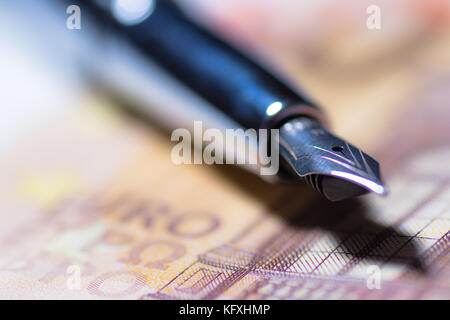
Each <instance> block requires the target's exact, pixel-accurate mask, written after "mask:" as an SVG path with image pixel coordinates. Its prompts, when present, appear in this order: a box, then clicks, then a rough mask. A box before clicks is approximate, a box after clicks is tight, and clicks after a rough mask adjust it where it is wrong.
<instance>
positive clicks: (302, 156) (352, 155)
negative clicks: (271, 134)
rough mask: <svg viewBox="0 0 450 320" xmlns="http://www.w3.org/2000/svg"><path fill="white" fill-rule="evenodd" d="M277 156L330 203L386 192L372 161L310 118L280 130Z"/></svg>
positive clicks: (378, 171)
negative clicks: (278, 153)
mask: <svg viewBox="0 0 450 320" xmlns="http://www.w3.org/2000/svg"><path fill="white" fill-rule="evenodd" d="M280 155H281V158H282V159H283V160H284V161H285V162H287V163H288V167H290V168H291V169H292V171H294V172H295V173H296V174H297V175H299V176H300V177H302V178H304V180H305V181H306V182H307V183H308V184H310V185H311V186H312V187H313V188H314V189H316V190H317V191H318V192H320V193H321V194H323V195H324V196H325V197H326V198H327V199H329V200H331V201H338V200H343V199H346V198H351V197H354V196H358V195H362V194H365V193H368V192H374V193H377V194H380V195H385V194H386V193H387V189H386V187H385V185H384V184H383V182H382V180H381V177H380V170H379V165H378V162H377V161H376V160H375V159H373V158H372V157H370V156H368V155H367V154H365V153H364V152H363V151H361V150H360V149H358V148H356V147H355V146H353V145H351V144H349V143H348V142H346V141H344V140H342V139H340V138H338V137H336V136H335V135H333V134H331V133H330V132H328V131H327V130H326V129H325V128H324V127H323V126H322V125H321V124H320V123H319V122H318V121H316V120H313V119H311V118H306V117H300V118H295V119H292V120H290V121H288V122H286V123H285V124H284V125H283V126H282V127H281V128H280Z"/></svg>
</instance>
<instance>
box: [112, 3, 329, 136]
mask: <svg viewBox="0 0 450 320" xmlns="http://www.w3.org/2000/svg"><path fill="white" fill-rule="evenodd" d="M118 28H119V29H120V31H121V32H123V33H125V35H126V37H127V38H128V39H130V40H131V41H132V42H133V43H134V44H136V45H137V46H138V47H139V49H140V50H141V51H143V53H144V54H145V55H146V56H149V57H150V58H152V60H154V61H155V62H156V63H157V64H158V65H160V66H161V67H163V68H164V69H165V70H166V71H168V72H169V73H170V74H172V75H173V76H174V77H175V78H177V79H179V80H180V81H181V82H183V83H184V84H185V85H186V86H187V87H189V88H190V89H192V90H193V91H194V92H195V93H196V94H198V95H199V96H200V97H202V98H203V99H205V100H206V101H208V102H209V103H210V104H212V105H214V106H215V107H216V108H218V109H219V110H221V111H222V112H223V113H224V114H226V115H227V116H228V117H230V118H232V119H233V120H234V121H236V122H237V123H238V124H239V125H241V126H242V127H244V128H255V129H257V128H268V127H272V128H276V127H279V126H281V125H282V124H283V122H285V121H286V120H287V119H288V118H292V117H297V116H302V115H307V116H312V117H315V118H322V113H321V112H320V111H319V109H318V108H317V107H315V106H314V104H313V103H312V102H311V101H309V100H308V99H307V98H306V97H304V96H303V95H302V94H301V93H300V92H298V91H296V90H293V89H292V88H290V87H289V86H288V85H287V84H286V83H284V82H283V81H280V80H279V79H278V78H276V77H275V76H274V75H273V74H272V73H270V72H268V71H267V70H266V69H264V68H263V67H262V66H260V65H259V64H258V63H256V62H255V61H254V60H253V59H252V58H250V57H248V56H247V55H245V54H244V53H243V52H242V51H240V50H238V49H236V48H234V47H233V46H232V45H230V44H228V43H227V42H225V41H223V40H222V39H219V38H218V37H217V36H215V35H213V34H212V33H211V32H209V31H208V30H206V29H205V28H203V27H201V26H199V25H197V24H195V23H193V22H192V21H191V20H190V19H189V18H188V17H187V16H186V15H185V14H184V13H183V12H182V11H181V10H179V8H178V7H177V6H176V5H174V4H173V3H172V2H171V1H167V0H157V1H155V7H154V9H153V11H152V12H151V14H150V15H149V17H147V18H146V19H145V20H143V21H142V22H140V23H137V24H135V25H123V24H119V25H118ZM197 120H201V119H197Z"/></svg>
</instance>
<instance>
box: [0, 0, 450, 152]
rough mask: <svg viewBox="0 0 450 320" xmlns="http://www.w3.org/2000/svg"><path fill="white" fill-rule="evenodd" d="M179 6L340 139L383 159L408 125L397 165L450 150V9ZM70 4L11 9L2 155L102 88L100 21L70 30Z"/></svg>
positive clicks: (417, 3) (290, 3)
mask: <svg viewBox="0 0 450 320" xmlns="http://www.w3.org/2000/svg"><path fill="white" fill-rule="evenodd" d="M178 2H179V3H180V4H181V5H182V6H183V7H184V8H185V9H186V11H187V12H188V13H189V14H191V15H193V16H194V17H195V18H196V19H197V20H198V21H199V23H202V24H204V25H207V26H208V27H209V28H211V29H213V30H215V31H216V32H218V33H219V34H221V35H222V36H224V37H226V38H228V39H230V40H231V41H232V42H234V43H235V44H236V45H238V46H240V47H242V48H244V49H247V50H249V51H251V52H253V54H255V55H259V56H264V58H266V60H267V61H270V63H272V64H273V65H276V66H277V67H278V69H279V71H280V72H282V73H284V74H287V75H288V76H290V77H291V79H293V82H294V83H295V84H299V85H301V86H302V87H304V88H305V89H306V91H307V92H308V93H309V94H310V96H311V97H312V98H313V99H314V100H315V101H317V102H318V103H319V104H320V105H321V106H322V107H323V108H324V109H325V110H326V112H327V113H328V114H329V118H330V120H331V123H332V125H333V127H334V128H335V130H336V131H337V133H338V134H341V135H342V136H344V138H347V139H348V140H350V141H351V142H353V143H354V144H356V145H361V146H365V147H363V149H364V148H365V149H366V150H367V151H376V150H377V148H380V147H382V146H381V145H385V144H386V140H385V139H384V137H386V136H394V134H395V132H396V131H398V130H400V129H401V128H404V127H410V130H413V131H414V132H415V133H413V134H414V138H413V137H409V138H408V136H403V137H401V138H400V137H395V138H393V140H394V141H393V142H392V143H393V147H395V148H397V149H396V152H395V154H397V155H399V154H401V153H402V152H407V151H406V150H404V149H405V148H413V149H414V148H420V147H426V146H430V144H439V143H448V138H447V137H448V130H449V129H448V128H449V125H448V121H447V119H448V116H449V112H450V111H449V110H450V108H449V107H448V104H447V101H448V94H449V90H448V88H449V72H450V71H449V70H450V58H449V57H450V41H449V39H450V37H449V33H450V8H449V6H450V5H449V3H448V1H445V0H429V1H421V0H401V1H395V2H394V1H383V0H377V1H375V0H374V1H357V0H347V1H345V3H343V2H342V1H333V0H321V1H306V0H282V1H270V0H239V1H238V0H226V1H223V0H207V1H202V0H189V1H183V0H180V1H178ZM65 5H67V3H63V2H60V1H47V0H40V1H26V0H21V1H14V2H11V1H2V3H1V4H0V8H1V10H0V24H1V28H0V29H1V31H0V32H1V33H2V41H1V44H0V45H1V50H0V54H1V59H0V64H1V70H2V72H1V74H0V84H1V88H2V90H1V93H0V94H1V96H0V99H1V101H2V117H1V120H0V121H2V123H1V125H0V128H1V130H0V132H1V134H0V141H1V144H0V145H1V146H2V150H3V151H2V152H5V150H6V149H5V148H8V146H9V145H11V144H12V143H14V140H15V137H16V136H17V135H19V134H20V132H22V131H23V132H26V131H29V130H31V128H33V127H35V126H39V125H43V123H45V121H46V119H47V118H48V117H53V116H54V115H55V114H56V113H58V112H61V111H62V110H64V109H66V108H69V107H70V106H72V107H79V103H77V96H78V97H79V96H80V92H83V90H86V89H89V87H90V84H88V83H87V82H86V81H85V80H86V79H85V78H83V74H82V72H81V71H80V70H81V69H82V64H83V63H82V61H83V59H84V61H86V60H90V63H91V64H95V63H96V62H95V59H101V55H98V54H96V53H95V52H96V50H98V49H99V47H101V44H100V43H99V42H98V41H95V40H94V44H93V43H92V40H90V41H89V40H88V39H90V38H93V37H94V36H96V37H98V35H92V34H89V30H91V29H89V26H90V24H92V21H89V20H87V21H83V22H82V23H84V24H85V25H84V28H82V29H81V30H68V29H67V28H66V27H65V22H66V19H67V17H68V15H67V14H66V13H65ZM370 5H376V6H378V7H379V8H380V10H381V11H380V13H381V28H380V29H375V30H369V28H368V27H367V25H366V23H367V20H368V18H369V16H370V14H369V13H367V12H366V10H367V8H368V7H369V6H370ZM94 38H95V37H94ZM93 47H96V48H93ZM81 95H82V94H81ZM430 124H433V125H432V126H430ZM412 128H414V129H412ZM404 130H407V129H406V128H405V129H404ZM418 131H421V132H423V134H416V133H417V132H418ZM405 134H407V133H405ZM380 137H383V139H380ZM392 157H395V155H392Z"/></svg>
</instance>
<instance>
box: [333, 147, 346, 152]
mask: <svg viewBox="0 0 450 320" xmlns="http://www.w3.org/2000/svg"><path fill="white" fill-rule="evenodd" d="M331 150H333V151H336V152H342V151H344V148H343V147H341V146H334V147H333V148H331Z"/></svg>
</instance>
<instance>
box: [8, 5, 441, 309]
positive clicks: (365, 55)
mask: <svg viewBox="0 0 450 320" xmlns="http://www.w3.org/2000/svg"><path fill="white" fill-rule="evenodd" d="M178 2H179V3H180V5H181V6H182V7H183V8H185V9H186V11H187V12H189V14H190V15H192V16H193V17H195V18H196V19H198V21H199V23H201V24H202V25H205V26H208V28H211V29H212V30H214V31H215V32H217V33H218V34H221V35H222V36H223V37H224V38H226V39H229V40H230V41H233V42H234V43H236V44H238V45H240V46H243V47H246V48H247V49H248V50H249V51H251V52H254V53H255V54H257V55H261V56H264V59H267V60H268V61H271V63H273V64H274V65H276V66H277V68H279V69H280V70H284V71H286V73H287V74H289V76H290V77H291V78H292V79H293V80H294V81H297V80H298V82H301V84H302V85H303V86H304V87H305V88H307V89H308V92H311V94H312V95H314V98H315V99H316V100H318V101H319V102H320V104H321V105H322V106H323V108H324V109H325V111H326V112H327V114H328V115H329V118H330V120H331V125H332V127H333V128H334V130H335V132H336V133H338V134H339V135H341V136H342V137H344V138H345V139H348V140H349V141H351V142H352V143H354V144H355V145H361V146H364V148H365V150H367V151H368V152H369V153H370V154H372V155H374V156H375V157H376V158H377V160H378V161H379V162H380V163H381V164H382V167H383V175H384V179H385V180H386V183H387V185H388V186H389V191H390V193H389V195H388V196H387V197H385V198H383V197H378V196H377V195H366V196H363V197H358V198H353V199H348V200H344V201H341V202H329V201H328V200H326V199H324V198H323V197H321V196H320V195H318V194H316V192H314V190H312V189H310V188H308V187H307V186H306V185H295V186H293V185H290V184H280V183H277V184H273V183H269V182H265V181H264V180H262V179H261V178H260V177H258V176H257V175H254V174H251V173H249V172H247V171H246V170H243V169H242V168H240V167H238V166H232V165H212V166H211V165H175V164H174V163H172V161H171V150H172V147H173V145H174V142H172V141H170V133H171V132H170V131H168V130H167V128H166V127H165V126H161V124H160V122H159V121H156V119H154V118H151V117H147V116H144V115H143V114H142V113H141V112H138V111H136V110H139V109H136V107H135V104H136V101H132V100H128V99H124V98H123V97H122V96H119V95H117V94H116V93H115V92H114V91H111V89H110V88H105V87H103V86H102V84H101V83H98V82H97V81H96V80H95V79H93V78H92V77H91V74H90V72H89V71H92V70H85V68H83V65H84V66H85V64H83V62H84V61H85V60H86V59H88V60H91V59H96V57H97V56H96V55H95V53H92V55H91V53H90V52H91V51H89V50H87V48H91V46H92V43H90V42H89V40H88V39H89V36H88V32H87V31H86V29H87V28H88V27H87V26H86V24H85V22H83V20H81V29H79V30H77V29H68V28H67V27H66V19H67V17H68V14H67V13H66V6H64V5H60V6H59V7H58V6H56V7H55V6H54V3H53V2H52V1H42V3H41V4H39V5H38V4H37V3H36V4H32V3H30V2H24V1H16V2H14V4H11V3H9V4H8V5H7V4H4V3H0V34H1V35H2V39H3V40H2V41H1V42H0V67H1V69H2V73H1V74H0V84H1V86H2V88H3V90H1V93H0V98H1V101H2V105H3V108H1V111H0V112H1V113H2V116H1V117H0V118H1V119H0V121H1V123H0V155H1V156H0V174H1V177H2V178H1V179H0V196H1V199H2V201H0V212H1V214H0V298H2V299H50V298H56V299H83V298H84V299H105V298H106V299H151V300H153V299H449V298H450V282H449V275H450V268H449V263H448V262H449V241H450V240H449V226H450V220H449V219H450V208H449V203H450V168H449V165H448V163H449V159H450V124H449V119H450V108H449V107H448V103H449V102H448V101H449V100H450V90H449V88H450V61H449V60H448V54H446V52H449V51H448V50H449V49H450V48H449V42H448V39H449V36H450V8H449V6H448V4H447V2H446V1H445V0H430V1H426V2H424V1H406V0H405V1H395V3H392V1H387V0H386V1H382V0H379V1H356V0H351V1H348V3H347V4H346V5H345V7H343V6H341V5H340V2H339V1H328V2H326V3H325V2H305V1H296V2H295V3H294V2H291V1H269V0H264V1H262V0H258V1H256V0H245V1H242V0H239V1H237V0H232V1H230V0H227V1H223V0H214V1H211V0H208V1H205V0H196V1H178ZM43 4H44V5H43ZM374 4H375V5H378V6H380V7H381V14H382V20H381V23H382V24H381V29H376V30H371V29H368V27H367V25H366V19H367V18H368V14H367V13H366V8H367V7H368V6H369V5H374ZM27 12H28V13H30V14H31V12H32V14H33V18H31V17H30V16H29V14H28V13H27ZM304 12H309V14H308V15H307V16H306V17H305V18H304V19H298V17H299V16H303V15H304ZM82 17H83V16H82ZM281 17H283V18H281ZM319 22H320V23H319ZM75 44H76V45H75ZM83 52H84V54H82V53H83ZM86 52H89V54H86ZM94 61H95V60H94ZM123 76H124V77H126V75H125V74H124V75H123ZM137 85H138V83H136V86H137ZM173 94H174V95H176V94H177V92H174V93H173ZM155 95H157V92H155ZM166 116H167V117H168V118H171V117H172V115H166ZM173 116H174V117H175V115H173Z"/></svg>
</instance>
